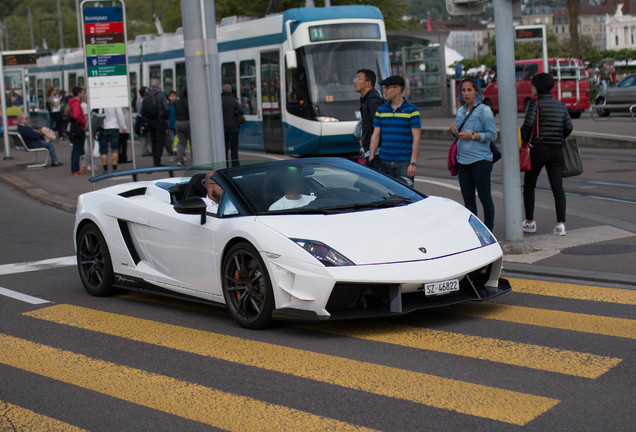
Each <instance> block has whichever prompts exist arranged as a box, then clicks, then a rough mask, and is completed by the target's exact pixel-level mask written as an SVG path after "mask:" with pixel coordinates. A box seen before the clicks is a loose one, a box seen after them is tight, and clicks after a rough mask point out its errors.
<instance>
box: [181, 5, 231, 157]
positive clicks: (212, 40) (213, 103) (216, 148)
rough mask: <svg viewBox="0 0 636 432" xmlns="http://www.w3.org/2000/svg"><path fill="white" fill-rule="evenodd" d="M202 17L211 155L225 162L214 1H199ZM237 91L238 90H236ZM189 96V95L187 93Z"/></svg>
mask: <svg viewBox="0 0 636 432" xmlns="http://www.w3.org/2000/svg"><path fill="white" fill-rule="evenodd" d="M200 4H201V8H202V9H203V14H202V15H203V16H204V17H205V22H204V27H203V36H204V49H205V52H206V56H207V62H206V63H207V65H208V67H209V69H208V71H207V76H208V83H209V84H208V89H209V97H210V114H211V117H210V125H211V126H212V133H213V135H212V145H213V148H212V154H213V159H212V160H213V161H214V162H223V161H225V160H227V152H226V151H225V133H224V131H223V106H222V103H221V62H220V61H219V48H218V43H217V39H216V16H215V12H214V1H210V2H207V4H206V1H205V0H200ZM236 90H237V91H238V89H236ZM188 94H189V93H188Z"/></svg>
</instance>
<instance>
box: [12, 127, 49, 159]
mask: <svg viewBox="0 0 636 432" xmlns="http://www.w3.org/2000/svg"><path fill="white" fill-rule="evenodd" d="M9 139H10V140H11V142H12V143H13V147H15V148H16V149H17V150H23V151H26V152H29V153H33V160H32V161H30V162H20V163H18V164H16V165H18V166H25V165H26V168H44V167H45V166H47V165H48V163H49V158H50V157H51V155H50V154H49V151H48V150H47V149H45V148H44V147H40V148H28V147H27V145H26V144H25V143H24V140H23V139H22V135H20V134H19V133H17V132H9ZM40 152H44V154H45V155H46V156H44V162H38V155H39V154H40Z"/></svg>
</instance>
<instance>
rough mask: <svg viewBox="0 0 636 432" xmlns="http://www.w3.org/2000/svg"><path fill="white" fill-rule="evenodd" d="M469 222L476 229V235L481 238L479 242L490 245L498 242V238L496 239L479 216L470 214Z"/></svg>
mask: <svg viewBox="0 0 636 432" xmlns="http://www.w3.org/2000/svg"><path fill="white" fill-rule="evenodd" d="M468 223H469V224H470V226H471V227H472V228H473V231H475V235H477V238H478V239H479V242H480V243H481V245H482V246H488V245H491V244H493V243H497V240H495V237H494V236H493V235H492V233H491V232H490V230H489V229H488V228H486V225H484V224H483V223H482V222H481V221H480V220H479V218H478V217H477V216H475V215H470V219H468Z"/></svg>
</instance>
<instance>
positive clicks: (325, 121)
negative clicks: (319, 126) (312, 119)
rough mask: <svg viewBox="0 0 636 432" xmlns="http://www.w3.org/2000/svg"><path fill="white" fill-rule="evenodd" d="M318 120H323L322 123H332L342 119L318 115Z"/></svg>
mask: <svg viewBox="0 0 636 432" xmlns="http://www.w3.org/2000/svg"><path fill="white" fill-rule="evenodd" d="M316 120H318V121H319V122H322V123H331V122H339V121H340V119H337V118H335V117H322V116H318V117H316Z"/></svg>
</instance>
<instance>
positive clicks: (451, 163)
mask: <svg viewBox="0 0 636 432" xmlns="http://www.w3.org/2000/svg"><path fill="white" fill-rule="evenodd" d="M458 139H459V138H455V141H453V143H452V144H451V146H450V148H449V149H448V163H447V165H448V170H449V171H450V175H452V176H453V177H455V176H456V175H457V140H458Z"/></svg>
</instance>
